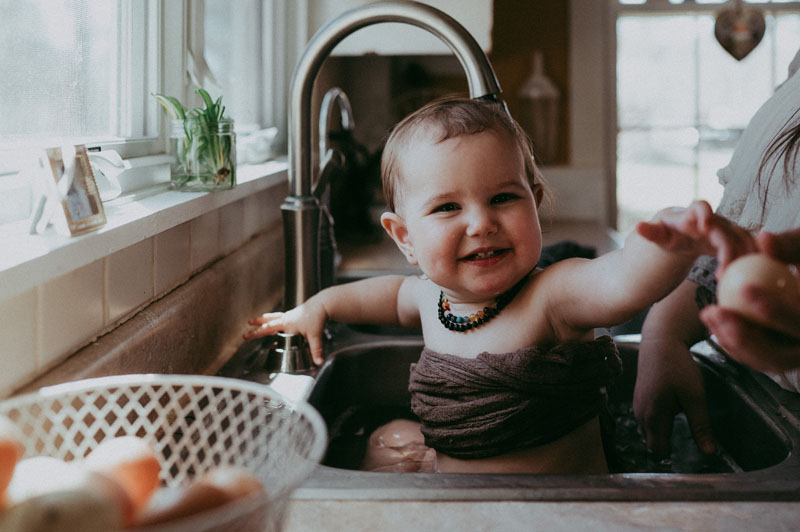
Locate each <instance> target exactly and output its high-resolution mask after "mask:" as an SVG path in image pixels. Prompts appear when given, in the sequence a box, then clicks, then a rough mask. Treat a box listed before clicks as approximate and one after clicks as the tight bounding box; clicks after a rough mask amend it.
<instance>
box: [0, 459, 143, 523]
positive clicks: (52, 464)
mask: <svg viewBox="0 0 800 532" xmlns="http://www.w3.org/2000/svg"><path fill="white" fill-rule="evenodd" d="M6 504H7V505H8V506H7V508H5V509H4V510H3V512H2V513H0V530H14V531H15V532H49V531H53V532H55V531H58V532H73V531H74V532H95V531H97V532H107V531H109V530H118V529H120V528H121V527H122V526H123V525H124V524H125V520H124V514H125V513H130V507H129V506H126V505H129V501H128V500H127V497H126V495H125V493H124V491H122V488H120V487H119V486H118V485H117V484H116V483H114V482H113V481H111V480H109V479H108V478H105V477H103V476H102V475H100V474H97V473H93V472H91V471H87V470H85V469H83V468H82V467H80V466H79V465H77V464H75V463H67V462H63V461H61V460H59V459H57V458H52V457H48V456H36V457H33V458H26V459H23V460H20V461H19V463H18V464H17V466H16V468H15V469H14V475H13V477H12V478H11V482H10V483H9V485H8V489H7V491H6Z"/></svg>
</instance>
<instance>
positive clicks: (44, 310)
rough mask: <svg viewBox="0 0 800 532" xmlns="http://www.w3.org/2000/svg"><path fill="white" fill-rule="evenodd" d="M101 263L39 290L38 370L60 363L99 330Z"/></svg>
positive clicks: (101, 324) (54, 281)
mask: <svg viewBox="0 0 800 532" xmlns="http://www.w3.org/2000/svg"><path fill="white" fill-rule="evenodd" d="M104 263H105V260H104V259H101V260H97V261H94V262H92V263H91V264H87V265H86V266H84V267H82V268H79V269H77V270H75V271H73V272H70V273H68V274H66V275H62V276H61V277H57V278H55V279H53V280H52V281H49V282H47V283H45V284H43V285H42V286H41V287H40V288H39V302H38V305H39V310H38V314H39V315H38V337H39V346H40V350H39V359H38V364H37V365H38V369H43V368H46V367H48V366H51V365H52V364H54V363H56V362H58V361H61V360H62V359H63V358H65V357H66V356H67V355H68V354H70V353H72V352H73V351H74V350H75V349H76V348H78V347H80V346H82V345H83V344H84V343H86V342H87V341H88V340H90V339H91V338H93V337H94V336H95V335H97V334H98V333H99V332H100V331H101V330H102V329H103V326H104V323H103V304H104V297H103V269H104Z"/></svg>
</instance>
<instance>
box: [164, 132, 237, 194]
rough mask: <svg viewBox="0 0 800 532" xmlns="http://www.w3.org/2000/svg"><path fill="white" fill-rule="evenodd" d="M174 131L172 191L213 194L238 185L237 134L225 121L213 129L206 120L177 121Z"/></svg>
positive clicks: (171, 144) (171, 137) (172, 137)
mask: <svg viewBox="0 0 800 532" xmlns="http://www.w3.org/2000/svg"><path fill="white" fill-rule="evenodd" d="M171 125H172V127H171V131H170V152H171V153H172V154H173V156H174V159H173V162H172V165H171V168H170V170H171V172H170V173H171V183H172V188H174V189H177V190H183V191H190V192H198V191H213V190H223V189H229V188H233V187H235V186H236V134H235V133H234V130H233V120H232V119H230V118H223V119H221V120H219V121H218V122H217V123H216V130H211V129H210V128H209V127H208V124H207V123H206V122H204V121H203V120H200V119H196V118H187V119H186V120H173V121H172V124H171Z"/></svg>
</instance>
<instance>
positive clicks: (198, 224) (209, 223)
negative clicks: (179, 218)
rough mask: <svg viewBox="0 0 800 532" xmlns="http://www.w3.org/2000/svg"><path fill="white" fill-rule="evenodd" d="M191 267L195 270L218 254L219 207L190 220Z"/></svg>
mask: <svg viewBox="0 0 800 532" xmlns="http://www.w3.org/2000/svg"><path fill="white" fill-rule="evenodd" d="M190 224H191V235H192V237H191V243H192V249H191V263H190V264H191V267H192V271H197V270H199V269H200V268H202V267H203V266H205V265H206V264H208V263H209V262H210V261H211V260H213V259H214V258H215V257H216V256H217V255H218V254H219V209H217V210H214V211H211V212H207V213H206V214H204V215H202V216H199V217H197V218H195V219H193V220H192V221H191V222H190Z"/></svg>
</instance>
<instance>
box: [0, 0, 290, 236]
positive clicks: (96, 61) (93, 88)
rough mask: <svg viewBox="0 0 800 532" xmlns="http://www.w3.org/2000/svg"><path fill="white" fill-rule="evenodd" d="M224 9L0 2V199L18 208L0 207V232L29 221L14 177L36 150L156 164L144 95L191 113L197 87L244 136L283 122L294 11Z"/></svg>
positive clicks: (160, 119)
mask: <svg viewBox="0 0 800 532" xmlns="http://www.w3.org/2000/svg"><path fill="white" fill-rule="evenodd" d="M232 6H233V4H231V3H230V2H228V1H224V0H185V1H178V0H175V1H173V0H136V1H131V0H104V1H102V2H97V1H93V0H27V1H24V2H19V1H15V0H0V12H2V13H3V16H2V17H0V45H2V49H3V54H2V55H0V76H1V79H3V82H2V83H0V116H2V120H0V189H4V190H6V189H13V190H14V193H15V194H18V195H19V196H18V197H19V198H21V200H19V201H18V200H17V199H16V198H17V196H14V199H13V200H7V201H6V202H0V224H2V223H7V222H13V221H15V220H19V219H21V218H25V217H26V216H28V215H29V213H30V209H31V208H32V199H33V198H32V197H31V193H30V184H29V183H23V182H22V181H23V180H24V178H23V177H21V176H24V175H25V174H20V177H18V175H17V173H18V172H19V170H20V169H23V168H25V167H26V166H27V165H29V164H30V162H31V161H32V160H35V157H36V156H37V155H38V153H39V152H40V150H41V149H43V148H45V147H49V146H57V145H62V144H76V143H82V144H87V145H88V146H102V148H103V149H114V150H116V151H118V152H119V153H120V155H122V157H124V158H132V157H140V156H145V155H154V154H163V153H165V151H166V146H167V143H166V138H167V131H166V129H167V127H168V124H167V121H166V120H165V119H164V113H163V111H162V109H161V107H160V106H159V105H158V104H157V102H156V101H155V100H154V99H153V97H152V96H151V94H152V93H156V92H160V93H165V94H168V95H171V96H175V97H177V98H179V99H180V100H181V101H183V102H184V103H186V104H187V105H188V106H192V107H193V106H196V105H201V100H200V98H199V97H198V96H197V95H196V94H194V89H195V88H197V87H198V86H204V88H207V89H208V90H209V91H210V92H211V93H212V94H213V95H215V97H217V96H219V95H222V94H224V98H223V102H224V103H225V105H226V106H227V108H228V114H229V115H230V116H232V117H233V118H234V119H235V120H236V121H237V123H238V124H240V125H241V126H245V128H247V129H249V130H251V131H253V130H258V129H261V128H265V127H268V126H272V125H274V124H275V123H277V122H278V121H282V120H285V112H283V111H282V110H281V109H282V107H283V102H284V100H285V94H286V92H287V89H286V88H285V87H284V85H286V84H288V81H287V80H288V75H287V74H286V72H284V70H285V69H286V68H287V65H289V66H291V65H293V64H294V57H283V56H284V55H286V54H287V51H286V47H285V46H282V43H281V42H280V41H278V38H285V36H286V35H289V34H291V28H288V29H286V28H280V26H281V25H283V24H286V23H287V21H289V20H290V19H291V17H292V16H294V13H295V11H294V9H295V8H294V7H293V6H294V2H291V1H289V0H241V1H240V2H236V4H235V8H233V7H232ZM274 28H278V31H273V29H274ZM209 65H211V67H209ZM217 80H219V81H217ZM206 85H208V86H206ZM26 187H27V188H26ZM9 202H10V203H11V204H13V205H14V209H8V208H5V206H6V205H7V204H9ZM12 211H13V212H12Z"/></svg>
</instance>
